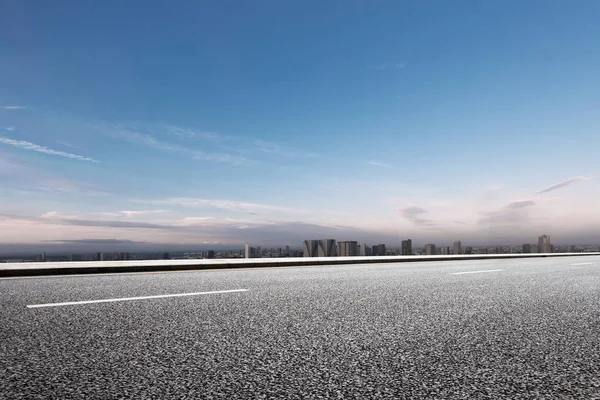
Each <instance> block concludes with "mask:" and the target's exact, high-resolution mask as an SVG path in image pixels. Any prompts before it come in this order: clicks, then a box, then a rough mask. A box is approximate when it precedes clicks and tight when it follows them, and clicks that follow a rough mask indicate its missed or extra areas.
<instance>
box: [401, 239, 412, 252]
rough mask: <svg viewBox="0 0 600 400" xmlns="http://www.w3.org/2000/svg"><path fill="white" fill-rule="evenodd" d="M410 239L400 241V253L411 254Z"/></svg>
mask: <svg viewBox="0 0 600 400" xmlns="http://www.w3.org/2000/svg"><path fill="white" fill-rule="evenodd" d="M412 253H413V252H412V240H410V239H406V240H403V241H402V255H403V256H412Z"/></svg>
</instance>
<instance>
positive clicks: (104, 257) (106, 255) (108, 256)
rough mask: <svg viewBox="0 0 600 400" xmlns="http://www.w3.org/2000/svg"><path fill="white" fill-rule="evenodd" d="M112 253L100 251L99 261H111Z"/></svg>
mask: <svg viewBox="0 0 600 400" xmlns="http://www.w3.org/2000/svg"><path fill="white" fill-rule="evenodd" d="M112 260H113V253H100V261H112Z"/></svg>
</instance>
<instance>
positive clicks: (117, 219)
mask: <svg viewBox="0 0 600 400" xmlns="http://www.w3.org/2000/svg"><path fill="white" fill-rule="evenodd" d="M598 20H600V2H597V1H594V0H581V1H577V2H568V1H553V0H543V1H541V0H540V1H538V0H530V1H526V2H523V1H515V0H506V1H483V2H482V1H462V0H457V1H452V2H448V1H384V0H378V1H360V0H344V1H342V0H327V1H322V0H319V1H311V0H306V1H283V2H282V1H275V0H273V1H267V0H257V1H252V2H236V1H222V0H220V1H202V2H198V1H176V2H163V1H143V2H142V1H127V0H120V1H108V0H107V1H102V2H91V1H81V0H76V1H61V2H59V3H51V2H36V3H35V4H32V2H30V1H16V0H15V1H12V0H9V1H5V2H3V5H2V12H1V13H0V35H1V37H2V38H3V40H2V51H0V253H1V252H2V250H3V249H4V250H10V249H31V250H41V249H51V248H66V247H68V248H70V249H75V250H76V249H89V250H94V251H95V250H98V251H100V250H105V251H112V250H113V249H117V248H118V249H123V248H131V249H135V248H142V247H144V246H145V248H147V247H148V246H150V247H151V246H154V247H160V248H175V247H177V246H179V247H182V248H183V247H186V248H194V249H209V248H225V247H230V248H235V247H236V246H237V247H239V246H241V245H243V243H246V242H248V243H250V244H254V245H260V246H266V247H276V246H279V245H286V244H287V245H291V246H292V247H300V246H301V242H302V240H304V239H318V238H334V239H337V240H357V241H359V242H366V243H368V244H375V243H386V244H387V245H388V246H390V247H391V246H398V245H399V244H400V241H401V240H402V239H406V238H411V239H413V243H415V244H416V245H422V244H425V243H435V244H438V245H448V244H449V243H451V242H452V241H453V240H462V243H463V246H465V245H494V244H521V243H536V242H537V237H538V236H539V235H541V234H548V235H550V237H551V238H552V241H553V242H554V243H557V244H573V243H579V244H584V243H593V244H597V243H600V207H597V202H596V199H597V198H598V196H599V195H600V188H599V185H598V180H597V179H596V178H595V177H596V176H598V175H599V169H600V163H599V162H598V150H599V149H600V112H599V111H598V110H600V73H599V72H598V71H600V25H599V24H598ZM61 246H62V247H61Z"/></svg>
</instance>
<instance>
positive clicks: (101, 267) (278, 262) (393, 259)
mask: <svg viewBox="0 0 600 400" xmlns="http://www.w3.org/2000/svg"><path fill="white" fill-rule="evenodd" d="M598 255H600V253H536V254H473V255H471V254H465V255H448V256H442V255H437V256H377V257H315V258H308V257H307V258H249V259H213V260H141V261H136V260H131V261H73V262H47V263H13V264H0V277H23V276H44V275H75V274H105V273H125V272H161V271H192V270H207V269H214V270H218V269H232V268H269V267H302V266H315V265H345V264H372V263H406V262H434V261H467V260H494V259H511V258H520V259H526V258H543V257H581V256H598Z"/></svg>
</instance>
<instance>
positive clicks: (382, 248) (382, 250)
mask: <svg viewBox="0 0 600 400" xmlns="http://www.w3.org/2000/svg"><path fill="white" fill-rule="evenodd" d="M377 255H378V256H385V255H387V253H386V250H385V244H378V245H377Z"/></svg>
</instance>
